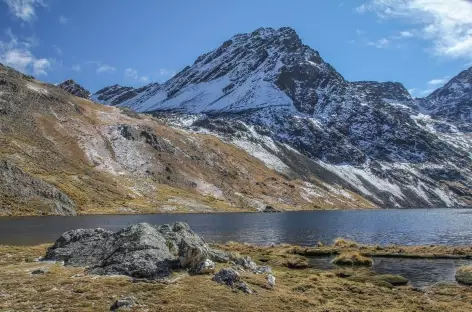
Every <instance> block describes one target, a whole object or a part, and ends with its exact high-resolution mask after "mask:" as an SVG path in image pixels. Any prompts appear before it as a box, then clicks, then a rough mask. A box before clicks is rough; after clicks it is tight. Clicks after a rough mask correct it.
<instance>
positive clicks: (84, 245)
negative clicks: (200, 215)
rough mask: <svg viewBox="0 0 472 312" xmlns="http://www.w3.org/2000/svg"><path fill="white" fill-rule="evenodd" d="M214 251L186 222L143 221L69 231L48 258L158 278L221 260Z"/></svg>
mask: <svg viewBox="0 0 472 312" xmlns="http://www.w3.org/2000/svg"><path fill="white" fill-rule="evenodd" d="M221 253H222V252H219V253H218V254H220V256H221ZM214 254H215V252H214V251H212V250H211V249H210V247H209V246H208V244H207V243H206V242H205V241H204V240H203V238H201V237H200V236H198V235H197V234H195V233H194V232H193V231H192V230H191V229H190V227H189V226H188V224H186V223H182V222H177V223H174V224H172V225H168V224H166V225H161V226H152V225H150V224H147V223H140V224H136V225H132V226H130V227H127V228H124V229H122V230H120V231H118V232H116V233H113V232H111V231H107V230H104V229H88V230H84V229H80V230H73V231H69V232H66V233H64V234H63V235H62V236H61V237H60V238H59V239H58V240H57V241H56V242H55V244H54V245H53V246H52V247H50V248H49V249H48V251H47V253H46V256H45V260H56V261H64V264H65V265H71V266H83V267H87V268H88V269H87V270H88V272H89V273H91V274H99V275H112V274H118V275H127V276H131V277H135V278H146V279H156V278H162V277H167V276H169V275H170V274H171V272H172V270H174V269H181V268H183V269H186V268H193V267H197V266H198V265H199V264H200V263H201V262H202V261H205V260H207V259H209V260H213V261H221V258H220V257H214V256H213V255H214Z"/></svg>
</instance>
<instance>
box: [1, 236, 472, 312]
mask: <svg viewBox="0 0 472 312" xmlns="http://www.w3.org/2000/svg"><path fill="white" fill-rule="evenodd" d="M218 247H221V248H224V249H227V250H230V251H233V252H236V253H240V254H243V255H250V256H251V257H252V258H253V259H255V260H256V261H258V260H257V259H259V258H265V259H270V261H269V265H271V266H272V268H273V271H274V275H275V276H276V278H277V284H276V286H275V287H274V288H273V289H272V288H270V287H267V281H266V279H265V276H263V275H257V274H253V273H250V272H240V275H241V278H242V280H244V281H245V282H246V283H247V284H248V285H249V287H250V288H251V289H253V290H255V292H256V294H254V295H246V294H244V293H242V292H233V291H231V289H229V288H228V287H226V286H224V285H219V284H218V283H215V282H213V281H212V280H211V278H212V276H211V275H202V276H199V275H193V276H190V275H188V274H186V273H185V272H177V273H175V274H174V275H173V276H172V278H171V282H169V283H147V282H133V281H132V280H130V279H129V278H127V277H104V276H101V277H96V276H91V275H84V269H83V268H71V267H63V266H61V265H59V264H50V263H40V262H39V263H38V262H35V261H34V259H36V258H38V257H40V256H41V255H43V254H44V252H45V250H46V248H47V246H46V245H43V246H37V247H11V246H0V295H1V297H2V300H1V301H0V311H33V310H38V309H39V307H40V309H42V310H51V311H71V312H73V311H108V310H109V308H110V306H111V305H112V304H113V303H114V302H115V301H116V300H117V299H119V298H123V297H129V296H133V297H135V298H136V299H137V302H138V303H139V304H138V305H136V306H135V307H133V308H132V309H131V311H166V312H174V311H175V312H177V311H179V312H180V311H234V312H236V311H293V312H295V311H318V312H321V311H330V312H331V311H333V312H347V311H363V312H364V311H366V312H377V311H389V312H400V311H402V312H404V311H426V312H441V311H451V312H452V311H457V312H466V311H467V312H469V311H470V306H471V305H472V289H471V288H470V287H465V286H459V285H454V284H445V283H439V284H437V285H434V286H431V287H428V288H427V289H426V290H425V292H419V291H415V290H414V289H413V288H411V287H409V286H402V287H397V288H395V289H392V288H393V285H392V284H391V283H390V282H391V281H393V280H392V279H391V278H390V277H388V278H387V277H386V276H376V275H372V274H368V273H355V274H357V275H350V274H347V275H349V276H348V277H346V276H344V275H343V276H344V277H340V276H338V274H334V272H332V271H319V270H314V269H311V268H306V269H300V270H294V269H289V268H287V267H285V266H283V265H277V264H276V263H281V262H282V261H283V260H284V259H285V258H284V257H291V256H292V255H291V254H290V251H291V249H292V248H293V247H292V246H288V245H280V246H275V247H258V246H251V245H247V244H237V243H233V244H228V245H226V244H225V245H219V246H218ZM43 267H46V268H48V269H49V271H48V272H47V273H46V274H43V275H31V274H30V272H31V271H33V270H35V269H38V268H43ZM221 267H222V265H218V268H217V270H219V269H221ZM389 281H390V282H389ZM425 293H427V296H425Z"/></svg>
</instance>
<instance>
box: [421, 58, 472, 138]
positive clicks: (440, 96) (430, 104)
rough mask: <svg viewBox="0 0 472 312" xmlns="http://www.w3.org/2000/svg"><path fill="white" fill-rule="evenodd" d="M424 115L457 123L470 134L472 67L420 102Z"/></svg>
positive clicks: (471, 118) (471, 120) (471, 121)
mask: <svg viewBox="0 0 472 312" xmlns="http://www.w3.org/2000/svg"><path fill="white" fill-rule="evenodd" d="M419 106H420V108H421V110H422V112H423V113H426V114H429V115H431V117H433V118H435V119H443V120H445V121H448V122H451V123H456V124H458V125H460V127H462V128H464V129H463V130H466V131H468V132H470V131H471V130H472V129H471V128H469V127H468V125H467V124H469V123H472V67H471V68H469V69H468V70H464V71H463V72H461V73H460V74H459V75H457V76H456V77H454V78H452V79H451V80H450V81H449V82H448V83H447V84H446V85H444V86H443V87H441V88H439V89H437V90H436V91H434V92H433V93H432V94H430V95H429V96H428V97H426V98H424V99H420V100H419Z"/></svg>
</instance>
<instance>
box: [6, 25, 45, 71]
mask: <svg viewBox="0 0 472 312" xmlns="http://www.w3.org/2000/svg"><path fill="white" fill-rule="evenodd" d="M5 34H6V35H7V36H8V37H9V41H8V42H5V41H0V63H3V64H4V65H7V66H10V67H13V68H15V69H16V70H19V71H21V72H23V73H28V74H33V75H37V76H40V75H47V70H48V69H50V68H51V62H52V61H51V60H49V59H46V58H37V57H35V56H34V55H33V53H32V52H31V51H30V47H31V46H32V44H31V42H27V41H20V40H18V38H16V37H15V36H14V35H13V33H12V32H11V30H10V29H7V30H6V31H5Z"/></svg>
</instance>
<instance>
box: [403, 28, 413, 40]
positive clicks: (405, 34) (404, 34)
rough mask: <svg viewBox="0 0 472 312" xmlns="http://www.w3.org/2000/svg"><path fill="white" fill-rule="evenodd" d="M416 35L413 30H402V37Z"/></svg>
mask: <svg viewBox="0 0 472 312" xmlns="http://www.w3.org/2000/svg"><path fill="white" fill-rule="evenodd" d="M414 36H415V35H414V34H413V33H412V32H411V31H407V30H405V31H402V32H400V37H402V38H411V37H414Z"/></svg>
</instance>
